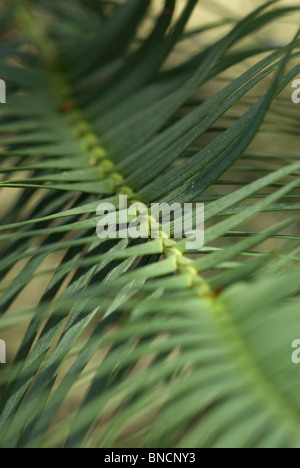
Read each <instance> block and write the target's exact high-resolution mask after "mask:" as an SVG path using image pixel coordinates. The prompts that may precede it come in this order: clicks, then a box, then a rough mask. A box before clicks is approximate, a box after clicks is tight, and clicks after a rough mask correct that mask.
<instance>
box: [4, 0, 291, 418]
mask: <svg viewBox="0 0 300 468" xmlns="http://www.w3.org/2000/svg"><path fill="white" fill-rule="evenodd" d="M162 3H163V0H156V8H154V9H153V11H151V14H150V15H149V18H148V19H147V21H146V22H145V23H144V24H143V27H142V28H141V30H140V31H139V34H138V38H137V40H141V39H142V38H143V37H144V35H145V34H146V33H147V31H148V30H149V28H151V24H152V22H153V21H155V19H156V17H157V12H158V10H159V8H160V7H161V6H162ZM263 3H265V2H264V1H260V0H230V2H229V1H227V0H199V4H198V5H197V7H196V9H195V12H194V14H193V17H192V18H191V20H190V22H189V24H188V28H187V31H186V34H185V37H184V38H183V40H182V41H181V42H180V43H179V44H178V46H177V48H176V51H175V52H174V53H173V54H172V56H171V57H170V58H169V60H168V62H167V64H166V69H168V68H172V66H174V64H175V63H176V64H177V63H180V62H182V61H183V60H186V59H187V57H192V56H193V55H194V54H195V53H199V51H200V50H201V49H202V48H203V47H204V46H207V45H208V44H210V43H211V42H212V41H216V40H217V39H219V38H220V37H222V36H223V35H224V33H225V32H226V31H228V30H229V29H230V28H231V27H232V25H233V24H234V23H235V22H236V21H237V20H238V19H240V18H242V17H243V16H245V15H246V14H248V13H249V12H250V11H251V10H253V9H255V8H256V7H257V6H258V5H260V4H263ZM282 3H284V4H286V6H287V5H293V4H294V5H299V0H287V1H284V2H281V4H282ZM181 4H182V5H184V4H185V0H182V1H181ZM179 10H180V9H179ZM179 10H178V12H179ZM216 23H220V24H219V26H218V27H217V28H215V27H213V28H212V26H215V25H216ZM299 24H300V16H299V13H297V14H295V15H290V16H286V17H284V18H282V19H281V20H279V21H276V22H275V23H274V24H272V25H271V26H269V27H267V28H264V29H263V30H260V31H259V32H257V34H254V35H252V36H251V37H250V38H247V39H246V40H244V41H243V42H242V43H239V46H238V49H237V50H239V49H240V48H245V47H247V48H249V49H251V48H253V49H259V48H260V47H262V46H268V47H269V48H270V49H272V48H273V47H276V46H278V45H285V44H287V43H288V42H289V41H290V40H292V39H293V36H294V35H295V33H296V31H297V29H298V28H299ZM203 28H204V29H205V31H204V32H201V34H199V33H198V31H199V29H203ZM263 55H264V54H258V55H254V56H253V57H252V58H250V59H247V60H245V61H243V62H242V63H239V64H238V65H236V66H233V67H232V68H230V69H229V70H227V71H226V72H225V73H221V74H220V75H219V76H218V77H216V78H215V79H213V80H211V81H210V82H209V83H207V84H205V85H204V86H203V87H201V89H199V90H198V92H197V93H196V94H195V95H194V96H193V99H191V100H190V102H188V103H187V105H186V106H185V107H184V108H183V109H182V110H181V111H180V113H184V112H186V111H187V109H189V108H190V106H193V105H195V104H196V103H199V102H202V101H204V100H206V99H207V98H208V97H210V96H212V95H213V94H214V93H216V92H217V91H218V90H220V89H222V88H223V87H224V86H225V85H226V84H227V83H228V82H230V81H232V80H233V79H234V78H236V77H237V76H238V75H240V74H241V73H243V72H244V71H245V70H247V69H248V68H249V67H250V66H251V65H252V64H253V63H255V62H256V61H258V60H259V59H261V58H262V57H263ZM299 78H300V77H299ZM271 79H272V77H270V78H269V79H266V80H264V81H263V83H261V84H260V85H259V86H257V87H255V88H254V89H253V90H252V91H251V92H250V93H248V94H247V96H245V98H244V99H242V100H241V101H240V102H239V103H238V104H237V105H235V106H234V108H232V109H231V110H230V111H229V112H227V113H226V115H225V116H224V117H222V118H221V119H220V120H219V121H218V122H217V123H216V124H215V126H214V127H213V128H211V129H210V131H209V132H208V133H207V134H206V135H204V136H203V137H202V138H201V139H200V140H199V141H198V142H197V143H196V144H195V145H194V146H193V148H191V152H194V151H198V150H199V149H200V148H202V147H204V146H206V145H207V143H208V142H209V141H211V140H212V139H214V138H215V137H216V136H217V135H218V134H220V132H222V131H223V130H224V129H225V128H228V126H230V125H232V124H233V123H234V121H235V120H236V119H237V118H238V117H239V116H241V115H242V114H243V113H244V112H246V110H247V109H248V108H249V107H250V106H251V105H253V103H254V102H256V101H257V99H258V98H259V97H260V96H262V95H263V94H264V93H265V92H266V89H267V87H268V85H269V83H270V81H271ZM291 94H292V88H291V86H290V87H289V88H287V89H286V90H285V92H284V93H282V95H281V96H280V97H279V98H278V99H277V100H276V102H275V103H274V105H273V106H272V109H271V111H270V113H269V115H268V117H267V119H266V121H265V123H264V125H263V126H262V128H261V131H260V134H259V135H258V136H257V137H256V139H255V141H254V142H253V143H252V145H251V147H250V148H249V149H248V151H247V154H245V155H244V156H243V158H242V159H240V160H239V161H238V162H237V163H236V165H235V166H234V167H233V168H232V169H231V170H230V171H228V172H227V173H226V174H225V175H224V176H223V177H222V178H221V180H219V181H218V182H217V183H216V184H215V186H213V187H211V188H210V189H209V190H208V191H207V192H206V193H205V194H204V198H203V199H201V200H199V201H205V202H206V201H209V200H212V199H213V197H214V195H215V194H217V193H218V194H220V191H221V193H224V194H226V193H230V192H232V191H233V190H235V189H236V188H237V187H238V186H239V185H240V184H241V183H244V182H245V181H246V182H251V181H253V180H255V179H256V178H257V177H258V176H261V175H262V174H263V172H264V171H265V168H266V158H269V163H268V164H269V165H270V169H274V168H276V167H279V166H278V161H276V156H281V157H282V156H284V157H285V160H286V162H287V163H288V162H290V161H293V160H294V159H299V145H298V143H299V140H298V136H299V128H300V104H299V105H298V106H297V105H295V104H293V103H292V101H291ZM248 155H251V156H252V157H251V158H248ZM253 156H255V157H253ZM262 162H263V164H262ZM262 166H263V167H264V169H262ZM15 177H16V178H18V177H19V174H15ZM220 187H221V189H220ZM17 194H18V189H4V190H2V192H1V197H2V198H1V199H2V203H1V205H0V215H1V216H3V215H4V214H5V213H7V212H9V209H10V206H11V205H12V203H13V200H14V199H15V198H16V197H17ZM299 197H300V193H299ZM25 216H26V213H24V217H25ZM284 216H286V214H283V213H280V212H277V213H268V214H262V215H261V216H257V217H256V218H255V219H254V220H253V221H251V222H250V223H247V225H245V226H241V227H240V229H241V230H243V229H247V230H249V231H250V232H258V231H261V230H262V229H264V228H265V227H267V226H268V225H269V224H270V223H271V222H272V223H273V224H274V220H275V221H276V220H277V219H278V221H280V220H283V218H284ZM289 233H291V232H290V231H289ZM293 233H294V234H298V235H299V234H300V228H298V229H297V228H295V231H294V232H293ZM293 233H292V234H293ZM233 241H234V240H232V239H231V238H228V239H223V240H222V246H224V245H226V243H232V242H233ZM272 243H273V241H268V243H265V244H262V245H261V247H260V249H261V250H262V251H264V250H269V249H270V248H272ZM216 246H220V241H219V242H218V243H216ZM63 255H64V253H63V252H61V253H60V254H55V255H52V256H50V257H49V258H48V260H47V261H46V262H45V263H44V264H43V265H41V267H40V272H42V271H44V270H48V269H49V268H55V266H56V265H58V264H59V262H60V259H61V257H62V256H63ZM22 265H23V263H22V262H20V263H19V264H18V265H16V266H15V268H14V269H12V271H11V272H10V274H9V276H8V277H6V278H4V281H8V280H11V279H12V278H13V277H15V276H16V275H17V274H18V272H19V271H20V270H21V268H22ZM49 279H50V277H49V276H47V275H44V276H42V277H40V278H38V279H35V280H33V281H32V282H31V283H30V285H28V287H27V288H26V289H25V290H24V292H23V293H22V294H21V295H20V296H19V297H18V299H17V300H16V301H15V302H14V304H13V305H12V307H11V311H14V310H17V309H20V308H24V307H29V306H32V305H34V304H36V303H37V302H38V301H39V299H40V298H41V296H42V294H43V291H44V289H45V288H46V286H47V284H48V282H49ZM23 333H24V329H23V328H22V327H20V328H19V329H18V330H14V331H13V332H9V333H7V335H6V336H5V337H4V338H5V339H6V341H7V343H9V349H8V359H9V361H10V362H11V361H12V359H13V357H14V354H15V352H16V350H17V348H18V346H19V344H20V342H21V338H22V335H23ZM74 398H76V395H74ZM67 404H69V405H72V404H73V403H72V400H70V399H69V401H68V402H67ZM65 411H67V408H66V407H65Z"/></svg>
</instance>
